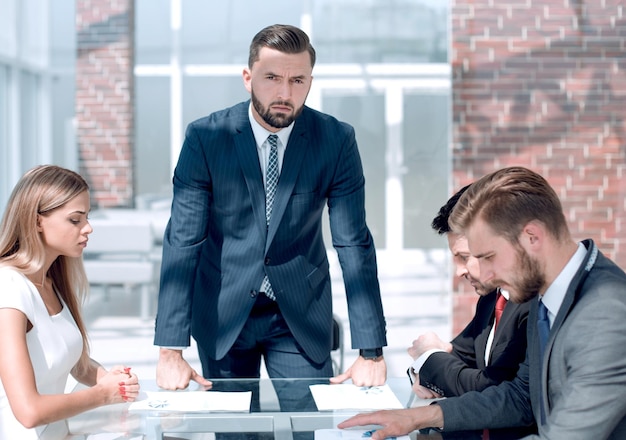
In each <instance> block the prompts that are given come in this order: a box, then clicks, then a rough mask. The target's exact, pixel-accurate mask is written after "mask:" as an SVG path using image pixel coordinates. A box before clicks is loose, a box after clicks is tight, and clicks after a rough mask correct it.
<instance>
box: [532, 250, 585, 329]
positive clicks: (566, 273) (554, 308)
mask: <svg viewBox="0 0 626 440" xmlns="http://www.w3.org/2000/svg"><path fill="white" fill-rule="evenodd" d="M586 254H587V248H586V247H585V245H584V244H583V243H578V249H576V252H574V255H573V256H572V258H570V260H569V261H568V262H567V264H566V265H565V267H564V268H563V270H562V271H561V273H560V274H559V275H558V276H557V277H556V279H555V280H554V281H553V282H552V284H550V286H549V287H548V289H547V290H546V293H544V294H543V296H542V297H541V301H542V302H543V303H544V305H545V306H546V308H547V309H548V316H549V318H550V324H552V323H553V322H554V318H555V317H556V315H557V313H558V312H559V309H560V308H561V304H562V303H563V299H565V294H566V293H567V288H568V287H569V285H570V283H571V282H572V280H573V279H574V276H575V275H576V272H578V269H579V268H580V265H581V264H582V263H583V260H584V259H585V255H586Z"/></svg>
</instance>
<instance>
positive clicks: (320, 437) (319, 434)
mask: <svg viewBox="0 0 626 440" xmlns="http://www.w3.org/2000/svg"><path fill="white" fill-rule="evenodd" d="M374 431H375V430H365V429H317V430H316V431H315V440H367V439H368V438H371V437H372V434H373V433H374ZM409 438H410V437H409V436H408V435H403V436H400V437H388V438H387V439H386V440H409Z"/></svg>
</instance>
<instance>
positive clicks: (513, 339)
mask: <svg viewBox="0 0 626 440" xmlns="http://www.w3.org/2000/svg"><path fill="white" fill-rule="evenodd" d="M468 187H469V185H467V186H465V187H463V188H461V189H460V190H459V191H458V192H457V193H456V194H454V195H453V196H452V197H450V199H449V200H448V201H447V202H446V204H445V205H443V206H442V207H441V209H439V213H438V214H437V216H436V217H435V218H434V219H433V221H432V228H433V229H434V230H435V231H437V233H438V234H439V235H444V234H445V235H446V238H447V239H448V246H449V248H450V252H452V256H453V261H454V266H455V269H456V272H455V273H456V276H457V277H459V278H465V279H467V281H469V282H470V283H471V285H472V287H474V290H475V291H476V293H477V294H478V295H479V296H480V298H479V299H478V303H477V304H476V313H475V314H474V317H473V318H472V320H471V321H470V322H469V324H467V326H466V327H465V329H463V331H462V332H461V333H460V334H459V335H458V336H457V337H456V338H454V339H453V340H452V341H451V342H444V341H442V340H441V339H440V338H439V337H438V336H437V335H436V334H435V333H433V332H428V333H425V334H423V335H420V336H419V337H418V338H417V339H416V340H415V341H413V345H412V346H411V347H409V349H408V352H409V354H410V355H411V357H412V358H413V360H414V362H413V365H412V367H411V369H410V371H409V372H410V374H411V376H412V377H413V390H414V391H415V394H417V396H419V397H421V398H423V399H431V398H436V397H450V396H459V395H461V394H463V393H466V392H468V391H481V390H484V389H485V388H487V387H489V386H491V385H497V384H499V383H500V382H502V381H503V380H511V379H513V378H514V377H515V375H516V373H517V370H518V368H519V364H520V363H522V361H523V360H524V356H525V355H526V320H527V316H528V309H529V308H530V303H524V304H516V303H513V302H512V301H508V296H509V294H508V292H501V291H500V289H498V288H494V287H493V286H491V285H483V284H482V283H481V282H480V270H479V268H478V261H477V260H476V259H475V258H473V257H472V256H471V254H470V251H469V246H468V243H467V238H466V237H465V236H464V235H462V234H459V233H456V232H453V231H451V230H450V227H449V225H448V218H449V217H450V213H451V212H452V209H453V208H454V206H455V205H456V203H457V201H458V200H459V198H460V197H461V196H462V195H463V193H464V192H465V191H466V190H467V188H468ZM498 302H499V303H500V307H501V308H500V311H499V313H497V311H496V304H497V303H498ZM496 314H498V315H499V316H498V319H497V320H496Z"/></svg>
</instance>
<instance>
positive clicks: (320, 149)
mask: <svg viewBox="0 0 626 440" xmlns="http://www.w3.org/2000/svg"><path fill="white" fill-rule="evenodd" d="M248 106H249V101H247V102H242V103H239V104H237V105H235V106H233V107H231V108H227V109H224V110H221V111H218V112H216V113H213V114H211V115H209V116H208V117H205V118H202V119H199V120H197V121H195V122H192V123H191V124H189V126H188V128H187V133H186V137H185V142H184V144H183V148H182V151H181V154H180V157H179V160H178V164H177V166H176V170H175V172H174V178H173V184H174V198H173V202H172V213H171V218H170V221H169V223H168V226H167V229H166V232H165V236H164V240H163V241H164V243H163V261H162V268H161V285H160V291H159V302H158V312H157V319H156V333H155V339H154V342H155V345H159V346H185V345H188V344H189V336H190V334H191V335H193V337H194V338H195V339H196V341H197V343H198V345H199V346H201V347H202V348H203V350H205V352H206V353H207V354H208V355H209V356H211V357H212V358H215V359H221V358H222V357H223V356H224V355H225V354H226V353H227V351H228V350H229V349H230V348H231V346H232V344H233V343H234V341H235V340H236V338H237V336H238V335H239V333H240V331H241V329H242V328H243V325H244V323H245V321H246V319H247V318H248V315H249V313H250V310H251V308H252V305H253V304H254V302H255V298H254V294H255V291H256V290H257V289H258V288H259V286H260V285H261V281H262V279H263V276H264V273H267V275H268V277H269V279H270V282H271V283H272V287H273V290H274V292H275V294H276V298H277V303H278V305H279V307H280V310H281V312H282V314H283V316H284V318H285V320H286V322H287V324H288V325H289V328H290V330H291V332H292V333H293V335H294V337H295V338H296V340H297V341H298V343H299V344H300V345H301V346H302V348H303V350H304V351H305V352H306V353H307V355H308V356H309V357H310V358H311V359H313V360H314V361H316V362H321V361H323V360H325V359H326V358H327V356H328V354H329V352H330V346H331V340H332V336H331V329H332V297H331V288H330V276H329V265H328V260H327V256H326V248H325V245H324V243H323V239H322V213H323V210H324V206H325V205H326V204H327V205H328V213H329V218H330V229H331V233H332V241H333V246H334V247H335V249H336V250H337V253H338V256H339V261H340V264H341V268H342V272H343V278H344V283H345V287H346V295H347V301H348V311H349V319H350V329H351V334H352V346H353V348H372V347H380V346H384V345H386V336H385V321H384V316H383V310H382V304H381V298H380V289H379V284H378V277H377V270H376V255H375V249H374V243H373V241H372V237H371V235H370V232H369V230H368V228H367V225H366V223H365V209H364V177H363V171H362V166H361V159H360V157H359V153H358V150H357V144H356V139H355V136H354V129H353V128H352V127H351V126H349V125H348V124H345V123H342V122H339V121H337V120H336V119H335V118H333V117H331V116H328V115H325V114H323V113H320V112H317V111H315V110H312V109H310V108H308V107H305V108H304V109H303V111H302V114H301V115H300V116H299V117H298V119H297V120H296V122H295V125H294V128H293V131H292V133H291V136H290V138H289V142H288V144H287V148H286V151H285V156H284V159H283V166H282V171H281V176H280V179H279V182H278V187H277V190H276V196H275V200H274V208H273V212H272V219H271V221H270V224H269V227H268V228H266V222H265V190H264V188H263V180H262V174H261V169H260V166H259V159H258V154H257V149H256V143H255V140H254V136H253V134H252V128H251V126H250V121H249V119H248Z"/></svg>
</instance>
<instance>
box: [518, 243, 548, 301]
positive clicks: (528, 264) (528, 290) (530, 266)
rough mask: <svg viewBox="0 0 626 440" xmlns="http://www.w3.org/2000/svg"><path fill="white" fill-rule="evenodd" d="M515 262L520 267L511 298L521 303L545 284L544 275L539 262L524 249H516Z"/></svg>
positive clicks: (534, 295)
mask: <svg viewBox="0 0 626 440" xmlns="http://www.w3.org/2000/svg"><path fill="white" fill-rule="evenodd" d="M517 264H518V265H519V268H520V272H519V273H520V276H519V278H518V279H517V280H515V284H514V287H515V293H514V294H513V295H512V296H511V299H512V300H513V301H514V302H516V303H520V304H521V303H525V302H527V301H530V300H531V299H533V298H534V297H536V296H537V294H538V293H539V291H540V290H541V289H542V288H543V287H544V286H545V284H546V277H545V274H544V273H543V272H542V270H541V266H540V264H539V262H538V261H537V260H536V259H534V258H532V257H531V256H530V255H528V252H526V251H525V250H524V249H518V251H517ZM512 287H513V286H512Z"/></svg>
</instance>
